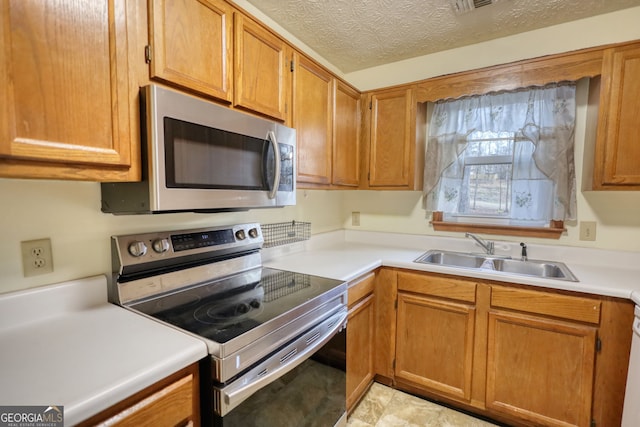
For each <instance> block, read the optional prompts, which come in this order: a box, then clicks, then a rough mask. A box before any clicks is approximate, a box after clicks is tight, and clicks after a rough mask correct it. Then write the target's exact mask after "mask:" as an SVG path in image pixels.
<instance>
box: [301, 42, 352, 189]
mask: <svg viewBox="0 0 640 427" xmlns="http://www.w3.org/2000/svg"><path fill="white" fill-rule="evenodd" d="M292 105H293V115H292V126H293V127H295V128H296V131H297V137H298V164H297V167H298V171H297V181H298V185H299V186H300V187H303V188H304V187H308V188H317V187H321V188H332V187H335V186H339V187H344V186H349V187H354V188H355V187H357V186H358V185H359V182H360V181H359V179H360V178H359V168H358V166H359V151H360V148H359V147H360V141H359V138H360V93H359V92H358V91H356V90H355V89H353V88H351V87H350V86H348V85H347V84H345V83H343V82H341V81H340V80H338V79H336V78H334V77H333V75H332V74H331V73H329V72H328V71H326V70H325V69H324V68H322V67H320V66H319V65H317V64H316V63H315V62H314V61H313V60H311V59H309V58H307V57H306V56H304V55H302V54H300V53H298V52H296V53H295V54H294V72H293V97H292Z"/></svg>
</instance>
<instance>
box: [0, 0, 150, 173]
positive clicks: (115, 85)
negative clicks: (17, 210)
mask: <svg viewBox="0 0 640 427" xmlns="http://www.w3.org/2000/svg"><path fill="white" fill-rule="evenodd" d="M0 8H1V12H0V13H1V15H0V19H2V25H1V27H2V31H0V87H2V90H1V91H0V105H1V107H0V108H1V113H0V176H5V177H28V178H56V179H77V180H99V181H114V180H135V179H139V178H140V165H139V158H138V154H137V151H138V145H137V139H138V137H137V136H135V135H133V136H132V133H134V134H135V131H134V132H131V131H132V127H131V126H132V125H131V123H132V122H131V121H132V119H133V118H135V121H137V116H138V112H137V108H136V109H135V111H133V110H134V104H135V103H134V102H131V98H130V94H131V90H132V88H131V85H130V80H129V76H128V61H129V59H128V22H127V20H128V19H129V15H128V14H127V10H126V9H127V2H126V1H125V0H109V1H103V2H93V1H77V0H51V1H24V0H4V1H3V2H2V3H1V6H0ZM133 126H134V128H135V126H136V125H135V124H134V125H133ZM132 141H136V142H134V143H132Z"/></svg>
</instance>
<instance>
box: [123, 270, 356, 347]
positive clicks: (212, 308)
mask: <svg viewBox="0 0 640 427" xmlns="http://www.w3.org/2000/svg"><path fill="white" fill-rule="evenodd" d="M342 283H344V282H342V281H339V280H334V279H328V278H324V277H318V276H311V275H308V274H301V273H294V272H291V271H284V270H275V269H270V268H257V269H253V270H250V271H247V272H244V273H241V274H237V275H234V276H231V277H227V278H224V279H221V280H217V281H215V282H211V283H205V284H202V285H199V286H195V287H191V288H188V289H182V290H179V291H177V292H174V293H172V294H170V295H165V296H163V297H160V298H155V299H153V300H150V301H145V302H143V303H139V304H136V305H134V306H131V308H133V309H135V310H138V311H141V312H143V313H145V314H147V315H150V316H152V317H154V318H156V319H159V320H162V321H164V322H167V323H169V324H171V325H173V326H176V327H179V328H182V329H185V330H187V331H189V332H191V333H194V334H196V335H198V336H201V337H204V338H207V339H209V340H211V341H214V342H217V343H221V344H223V343H226V342H228V341H229V340H232V339H233V338H236V337H238V336H240V335H242V334H243V333H246V332H248V331H250V330H251V329H253V328H256V327H257V326H259V325H262V324H265V323H267V322H269V321H270V320H272V319H276V318H278V317H280V316H283V315H285V314H286V313H287V312H289V311H291V310H293V309H295V308H296V307H298V306H300V305H301V304H303V303H304V302H305V301H308V300H311V299H314V298H316V297H319V296H320V295H322V294H324V293H326V292H328V291H331V290H332V289H334V288H335V287H336V286H339V285H341V284H342Z"/></svg>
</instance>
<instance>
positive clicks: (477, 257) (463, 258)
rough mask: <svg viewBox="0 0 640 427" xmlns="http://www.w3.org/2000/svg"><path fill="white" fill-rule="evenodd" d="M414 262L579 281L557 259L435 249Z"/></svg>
mask: <svg viewBox="0 0 640 427" xmlns="http://www.w3.org/2000/svg"><path fill="white" fill-rule="evenodd" d="M414 262H417V263H421V264H432V265H441V266H445V267H457V268H464V269H474V270H484V271H490V270H492V271H495V272H496V273H505V274H516V275H522V276H532V277H539V278H543V279H557V280H567V281H571V282H577V281H578V279H577V278H576V276H574V275H573V273H571V271H570V270H569V268H568V267H567V266H566V265H565V264H563V263H561V262H555V261H543V260H535V259H531V260H526V261H525V260H519V259H512V258H509V257H506V258H505V257H499V256H494V255H482V254H473V253H464V252H453V251H443V250H437V249H434V250H430V251H427V252H425V253H424V254H422V255H421V256H420V257H419V258H417V259H416V260H415V261H414Z"/></svg>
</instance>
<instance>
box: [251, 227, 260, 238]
mask: <svg viewBox="0 0 640 427" xmlns="http://www.w3.org/2000/svg"><path fill="white" fill-rule="evenodd" d="M249 237H251V238H252V239H255V238H256V237H258V229H257V228H252V229H251V230H249Z"/></svg>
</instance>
